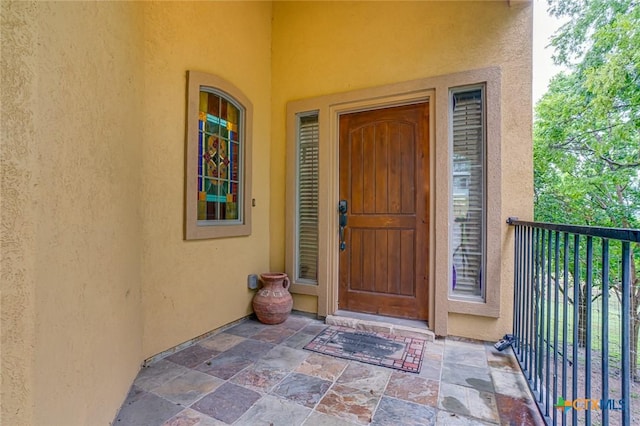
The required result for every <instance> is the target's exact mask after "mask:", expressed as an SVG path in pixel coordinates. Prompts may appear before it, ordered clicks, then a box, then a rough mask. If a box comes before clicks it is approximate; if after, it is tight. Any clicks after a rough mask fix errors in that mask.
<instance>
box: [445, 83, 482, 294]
mask: <svg viewBox="0 0 640 426" xmlns="http://www.w3.org/2000/svg"><path fill="white" fill-rule="evenodd" d="M452 133H453V167H452V170H453V179H452V181H453V185H452V186H453V191H452V207H453V216H454V220H453V229H452V239H453V244H452V247H453V256H452V257H453V271H452V272H453V282H452V294H454V295H459V296H473V297H478V296H480V297H482V296H483V291H484V290H483V282H482V281H483V267H484V229H485V224H484V220H485V219H484V217H485V215H484V212H485V184H484V182H485V176H484V169H485V164H484V158H485V143H484V140H485V138H484V135H485V120H484V101H483V90H482V89H481V88H478V89H474V90H464V91H456V92H454V93H453V111H452Z"/></svg>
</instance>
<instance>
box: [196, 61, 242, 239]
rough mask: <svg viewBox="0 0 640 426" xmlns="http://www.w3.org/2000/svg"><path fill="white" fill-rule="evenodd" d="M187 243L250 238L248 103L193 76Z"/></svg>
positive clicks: (227, 87)
mask: <svg viewBox="0 0 640 426" xmlns="http://www.w3.org/2000/svg"><path fill="white" fill-rule="evenodd" d="M188 86H189V87H188V89H189V90H188V92H189V97H188V105H187V154H186V155H187V168H186V185H185V186H186V204H185V221H186V226H185V238H187V239H200V238H221V237H233V236H241V235H249V234H250V233H251V205H252V203H251V198H250V197H251V195H250V194H251V120H252V112H253V108H252V105H251V102H250V101H249V99H248V98H247V97H246V96H244V94H242V92H240V91H239V90H238V89H237V88H236V87H235V86H233V85H232V84H231V83H229V82H228V81H226V80H224V79H221V78H219V77H217V76H214V75H211V74H205V73H200V72H195V71H189V83H188Z"/></svg>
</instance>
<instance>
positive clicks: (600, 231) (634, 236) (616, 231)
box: [507, 217, 640, 243]
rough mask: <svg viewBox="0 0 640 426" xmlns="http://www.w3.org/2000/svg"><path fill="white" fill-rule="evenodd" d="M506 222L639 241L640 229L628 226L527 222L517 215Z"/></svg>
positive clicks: (513, 224)
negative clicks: (610, 226)
mask: <svg viewBox="0 0 640 426" xmlns="http://www.w3.org/2000/svg"><path fill="white" fill-rule="evenodd" d="M507 223H508V224H509V225H512V226H517V225H519V226H528V227H532V228H541V229H548V230H550V231H558V232H568V233H570V234H578V235H586V236H591V237H600V238H608V239H611V240H620V241H631V242H635V243H638V242H640V229H628V228H603V227H599V226H581V225H566V224H558V223H545V222H527V221H524V220H519V219H518V218H517V217H510V218H509V219H507Z"/></svg>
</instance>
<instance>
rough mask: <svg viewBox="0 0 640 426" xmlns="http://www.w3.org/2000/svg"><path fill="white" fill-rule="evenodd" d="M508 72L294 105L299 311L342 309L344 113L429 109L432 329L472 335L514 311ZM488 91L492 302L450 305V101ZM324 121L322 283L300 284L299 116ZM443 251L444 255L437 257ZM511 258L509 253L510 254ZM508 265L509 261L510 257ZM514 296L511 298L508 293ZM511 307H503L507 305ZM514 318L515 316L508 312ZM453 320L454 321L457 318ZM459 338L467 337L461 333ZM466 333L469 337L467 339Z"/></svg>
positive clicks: (292, 197) (289, 198)
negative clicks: (471, 329)
mask: <svg viewBox="0 0 640 426" xmlns="http://www.w3.org/2000/svg"><path fill="white" fill-rule="evenodd" d="M501 81H502V78H501V69H500V68H499V67H488V68H480V69H474V70H468V71H462V72H458V73H454V74H446V75H439V76H433V77H425V78H422V79H418V80H411V81H405V82H401V83H392V84H387V85H384V86H377V87H372V88H367V89H359V90H354V91H349V92H343V93H335V94H330V95H320V96H316V97H310V98H305V99H298V100H291V101H289V102H288V103H287V112H286V117H287V120H286V122H287V124H286V140H287V144H286V155H287V158H288V159H289V161H287V163H286V168H287V171H286V176H287V178H286V206H287V208H286V209H285V214H286V223H287V225H286V226H285V229H286V236H285V237H286V242H287V243H286V246H285V251H286V257H285V265H286V272H287V273H288V274H290V276H291V277H292V282H291V287H290V291H291V293H293V294H295V295H296V296H295V304H296V309H300V310H302V311H307V312H317V314H318V316H319V317H325V316H327V315H331V314H333V313H335V311H336V310H337V303H338V228H337V222H338V214H337V203H338V196H339V192H338V154H337V153H338V142H339V141H338V131H339V127H338V116H339V114H342V113H349V112H357V111H361V110H367V109H375V108H384V107H387V106H397V105H403V104H407V103H412V102H420V101H425V100H428V101H429V154H430V156H429V161H430V163H429V164H430V166H429V167H430V173H429V175H430V185H431V189H430V196H429V212H430V217H429V251H430V258H429V320H428V322H429V328H430V329H431V330H433V331H434V332H435V334H436V335H438V336H446V335H448V334H449V332H450V329H451V328H452V329H453V330H461V329H462V328H461V327H466V324H467V322H466V319H465V318H469V316H473V317H475V318H479V319H481V320H482V321H484V322H482V324H484V325H485V326H486V327H484V326H483V327H484V328H487V327H489V328H491V327H494V325H493V324H494V323H493V322H490V321H493V320H494V319H496V318H500V317H501V311H502V310H504V309H501V308H502V305H504V308H508V306H509V305H508V297H502V295H501V293H505V292H503V291H502V287H503V286H505V288H507V289H508V286H509V285H512V284H513V270H512V267H509V266H508V264H503V262H502V259H503V257H504V250H505V249H504V247H509V245H508V244H507V243H508V242H509V238H510V237H509V234H508V232H507V231H508V230H507V226H506V225H505V224H503V223H502V219H501V217H502V215H503V211H502V174H503V170H502V159H501V147H502V143H503V141H502V137H501V130H502V119H501V117H502V116H501V102H502V96H501V88H502V83H501ZM477 84H485V85H486V94H487V95H486V96H487V98H486V108H487V138H488V140H490V141H491V143H490V144H489V145H488V147H487V150H488V151H487V161H488V165H487V167H488V170H490V171H491V172H490V173H488V176H487V185H488V186H489V187H491V188H492V191H489V192H488V193H487V205H488V210H487V214H488V215H489V216H488V224H489V225H488V229H487V231H486V236H487V274H486V277H487V278H486V280H485V282H486V283H487V288H486V296H485V297H486V300H485V301H484V302H482V301H478V300H462V299H453V298H450V297H449V285H450V283H451V280H452V273H451V270H452V269H451V260H450V256H449V253H450V252H451V241H450V238H449V237H450V229H449V225H450V224H449V219H450V217H451V214H452V213H451V211H450V210H451V209H450V202H449V201H450V189H451V178H450V174H451V173H450V172H451V164H450V163H451V153H452V142H451V141H450V140H449V136H450V118H451V117H450V114H449V108H450V99H449V91H450V89H452V88H456V87H463V86H471V85H477ZM302 113H317V114H318V119H319V144H320V153H319V156H320V170H319V173H320V177H319V197H318V202H319V209H318V214H319V219H318V230H319V237H320V238H319V240H318V282H317V284H309V283H297V282H295V274H294V271H295V265H296V253H295V236H296V234H295V230H294V227H293V226H291V225H290V224H292V223H296V209H295V205H296V187H297V183H296V170H297V169H296V167H297V166H296V162H295V161H292V160H291V159H295V158H297V143H296V141H297V133H296V127H297V114H302ZM436 248H437V250H436ZM507 255H508V250H507ZM507 258H508V257H507ZM506 294H507V295H508V293H506ZM502 299H504V303H502V302H503V300H502ZM507 312H509V311H508V310H507ZM450 316H451V318H450ZM458 333H460V332H458ZM464 333H465V332H462V334H464Z"/></svg>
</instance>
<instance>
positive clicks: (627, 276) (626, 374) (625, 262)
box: [621, 241, 635, 425]
mask: <svg viewBox="0 0 640 426" xmlns="http://www.w3.org/2000/svg"><path fill="white" fill-rule="evenodd" d="M629 248H630V247H629V242H628V241H623V242H622V327H621V328H622V330H621V331H622V333H621V334H622V336H621V338H622V339H621V342H622V400H623V401H624V409H623V410H622V424H623V425H630V424H631V399H630V393H629V385H630V383H629V382H630V380H629V379H630V377H631V374H635V371H631V359H630V355H631V342H630V334H631V323H630V320H631V318H630V313H631V312H630V311H631V263H630V261H631V251H630V249H629ZM634 349H635V348H634Z"/></svg>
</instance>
